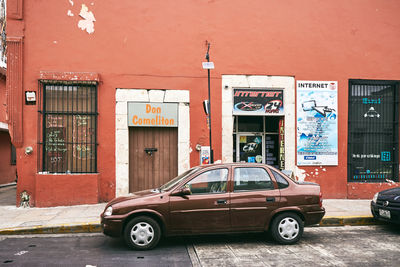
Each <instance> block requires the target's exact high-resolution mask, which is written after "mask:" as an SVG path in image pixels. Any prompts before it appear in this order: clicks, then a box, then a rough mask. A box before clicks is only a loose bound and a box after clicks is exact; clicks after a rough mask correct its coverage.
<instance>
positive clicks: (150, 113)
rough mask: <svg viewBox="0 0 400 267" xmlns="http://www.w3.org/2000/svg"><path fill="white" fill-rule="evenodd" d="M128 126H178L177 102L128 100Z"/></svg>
mask: <svg viewBox="0 0 400 267" xmlns="http://www.w3.org/2000/svg"><path fill="white" fill-rule="evenodd" d="M128 126H134V127H178V104H176V103H138V102H128Z"/></svg>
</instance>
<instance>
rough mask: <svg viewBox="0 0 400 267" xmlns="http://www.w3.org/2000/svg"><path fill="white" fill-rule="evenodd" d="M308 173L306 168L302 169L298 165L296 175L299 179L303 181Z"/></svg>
mask: <svg viewBox="0 0 400 267" xmlns="http://www.w3.org/2000/svg"><path fill="white" fill-rule="evenodd" d="M307 175H308V174H307V173H306V171H305V170H303V169H300V168H299V167H297V166H296V177H297V180H298V181H301V182H303V181H304V180H305V179H306V176H307Z"/></svg>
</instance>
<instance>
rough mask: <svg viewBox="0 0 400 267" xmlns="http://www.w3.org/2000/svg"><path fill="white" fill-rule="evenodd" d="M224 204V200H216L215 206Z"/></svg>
mask: <svg viewBox="0 0 400 267" xmlns="http://www.w3.org/2000/svg"><path fill="white" fill-rule="evenodd" d="M225 204H226V199H218V200H217V205H225Z"/></svg>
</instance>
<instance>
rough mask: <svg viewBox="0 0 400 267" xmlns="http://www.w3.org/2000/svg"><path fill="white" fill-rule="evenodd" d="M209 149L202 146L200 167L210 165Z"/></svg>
mask: <svg viewBox="0 0 400 267" xmlns="http://www.w3.org/2000/svg"><path fill="white" fill-rule="evenodd" d="M210 154H211V153H210V147H209V146H202V147H201V148H200V165H205V164H210Z"/></svg>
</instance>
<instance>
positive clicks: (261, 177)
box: [233, 168, 274, 191]
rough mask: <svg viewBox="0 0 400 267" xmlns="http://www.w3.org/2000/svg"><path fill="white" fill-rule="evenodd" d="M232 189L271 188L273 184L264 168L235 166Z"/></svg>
mask: <svg viewBox="0 0 400 267" xmlns="http://www.w3.org/2000/svg"><path fill="white" fill-rule="evenodd" d="M234 176H235V177H234V186H233V190H234V191H253V190H273V189H274V184H273V183H272V181H271V177H269V174H268V173H267V171H266V170H265V169H264V168H235V173H234Z"/></svg>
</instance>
